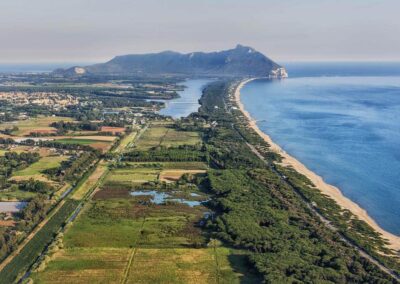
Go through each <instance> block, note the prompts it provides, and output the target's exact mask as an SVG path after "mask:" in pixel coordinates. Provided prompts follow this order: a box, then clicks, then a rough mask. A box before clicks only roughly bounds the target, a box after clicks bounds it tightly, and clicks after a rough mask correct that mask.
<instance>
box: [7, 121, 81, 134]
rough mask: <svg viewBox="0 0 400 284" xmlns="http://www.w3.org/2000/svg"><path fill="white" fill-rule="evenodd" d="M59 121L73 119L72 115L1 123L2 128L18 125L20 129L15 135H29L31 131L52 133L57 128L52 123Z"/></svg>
mask: <svg viewBox="0 0 400 284" xmlns="http://www.w3.org/2000/svg"><path fill="white" fill-rule="evenodd" d="M57 121H66V122H67V121H73V119H71V118H70V117H59V116H39V117H36V118H30V119H27V120H18V121H17V122H16V123H9V122H6V123H1V124H0V129H6V128H13V127H14V126H16V127H18V130H17V131H15V132H13V134H14V135H20V136H23V135H29V134H30V133H31V132H41V133H51V132H55V131H56V129H55V128H53V127H50V124H51V123H53V122H57Z"/></svg>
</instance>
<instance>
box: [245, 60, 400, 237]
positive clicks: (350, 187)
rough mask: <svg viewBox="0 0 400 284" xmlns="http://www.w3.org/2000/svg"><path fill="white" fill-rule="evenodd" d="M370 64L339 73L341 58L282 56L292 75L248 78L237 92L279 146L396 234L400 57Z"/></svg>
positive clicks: (399, 219)
mask: <svg viewBox="0 0 400 284" xmlns="http://www.w3.org/2000/svg"><path fill="white" fill-rule="evenodd" d="M374 65H375V67H376V68H372V67H371V66H373V65H371V63H364V64H362V63H357V64H350V63H345V64H343V66H342V67H343V68H342V69H343V74H342V75H340V71H339V70H340V63H336V64H333V63H329V64H320V65H318V64H316V63H313V64H297V65H296V64H289V65H288V71H289V76H290V75H291V70H292V71H293V73H294V74H295V76H294V77H291V78H288V79H286V80H282V81H269V80H256V81H253V82H251V83H249V84H247V85H246V86H245V87H244V88H243V89H242V96H241V100H242V102H243V104H244V106H245V108H246V109H247V110H248V111H249V113H250V114H251V116H252V117H253V118H255V119H256V120H257V124H258V126H259V127H260V129H261V130H262V131H264V132H266V133H267V134H269V135H270V136H271V138H272V139H273V140H274V141H275V142H276V143H278V144H279V145H280V146H281V147H282V148H283V149H284V150H286V151H287V152H288V153H289V154H291V155H293V156H294V157H296V158H297V159H299V160H300V161H301V162H303V163H304V164H305V165H306V166H307V167H308V168H310V169H311V170H313V171H314V172H316V173H317V174H319V175H321V176H322V177H323V178H324V179H325V181H327V182H328V183H330V184H333V185H335V186H337V187H339V188H340V189H341V191H342V192H343V194H344V195H345V196H347V197H349V198H350V199H351V200H353V201H354V202H356V203H358V204H359V205H360V206H361V207H363V208H364V209H366V210H367V211H368V213H369V214H370V216H371V217H373V218H374V219H375V220H376V221H377V223H378V224H379V225H380V226H382V227H383V228H384V229H386V230H388V231H390V232H392V233H395V234H397V235H400V175H399V173H400V64H394V63H390V64H383V63H381V64H378V63H374ZM366 66H369V67H368V68H366ZM385 66H387V68H385ZM370 67H371V68H370ZM357 68H359V72H358V74H357ZM302 74H303V75H302Z"/></svg>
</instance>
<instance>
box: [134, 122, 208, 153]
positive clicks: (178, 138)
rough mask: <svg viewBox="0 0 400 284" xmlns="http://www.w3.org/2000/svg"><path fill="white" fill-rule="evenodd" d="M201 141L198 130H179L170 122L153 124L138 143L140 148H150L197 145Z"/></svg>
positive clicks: (137, 145) (137, 146)
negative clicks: (172, 126)
mask: <svg viewBox="0 0 400 284" xmlns="http://www.w3.org/2000/svg"><path fill="white" fill-rule="evenodd" d="M199 143H200V137H199V134H198V133H197V132H191V131H177V130H175V129H173V128H171V125H169V124H164V125H160V124H155V125H151V126H150V127H149V128H148V129H147V131H145V132H144V133H143V135H142V136H141V137H140V140H139V141H138V143H137V144H136V148H137V149H138V150H149V149H151V148H154V147H158V146H164V147H177V146H181V145H196V144H199Z"/></svg>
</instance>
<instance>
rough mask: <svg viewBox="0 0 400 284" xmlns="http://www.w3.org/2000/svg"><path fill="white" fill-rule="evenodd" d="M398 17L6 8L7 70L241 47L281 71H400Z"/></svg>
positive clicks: (150, 3)
mask: <svg viewBox="0 0 400 284" xmlns="http://www.w3.org/2000/svg"><path fill="white" fill-rule="evenodd" d="M399 10H400V2H399V1H395V0H382V1H376V0H362V1H361V0H353V1H345V0H337V1H333V0H326V1H318V0H305V1H304V0H303V1H300V0H288V1H284V2H282V1H278V0H264V1H262V0H248V1H245V2H244V1H239V0H219V1H213V0H203V1H201V2H200V1H196V2H193V1H182V0H168V1H167V0H146V1H144V0H133V1H132V0H131V1H128V0H115V1H112V2H111V1H106V0H85V1H82V0H70V1H62V2H61V1H50V0H37V1H29V0H19V1H3V2H2V3H0V36H1V38H2V44H1V45H0V64H9V63H12V64H16V63H60V62H63V63H64V62H65V63H68V62H85V63H95V62H104V61H107V60H110V59H111V58H112V57H114V56H116V55H122V54H134V53H150V52H160V51H164V50H174V51H178V52H182V53H188V52H192V51H206V52H208V51H218V50H224V49H230V48H233V47H234V46H235V45H236V44H238V43H240V44H243V45H248V46H251V47H254V48H255V49H257V50H259V51H260V52H262V53H264V54H265V55H267V56H268V57H270V58H271V59H273V60H274V61H277V62H281V63H283V62H293V61H306V62H310V61H324V62H326V61H357V62H358V61H377V62H380V61H385V62H387V61H400V54H399V52H398V50H400V38H399V37H397V36H395V35H396V34H397V33H398V31H400V21H396V20H394V19H396V17H397V13H398V12H397V11H399Z"/></svg>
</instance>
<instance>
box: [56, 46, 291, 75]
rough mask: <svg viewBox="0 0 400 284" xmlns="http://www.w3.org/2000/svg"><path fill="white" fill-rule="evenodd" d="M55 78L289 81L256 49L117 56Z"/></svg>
mask: <svg viewBox="0 0 400 284" xmlns="http://www.w3.org/2000/svg"><path fill="white" fill-rule="evenodd" d="M54 73H55V74H59V75H66V76H68V75H69V76H82V75H89V76H90V75H122V74H123V75H127V74H131V75H178V76H179V75H184V76H218V77H221V76H222V77H236V76H240V77H243V76H249V77H270V78H284V77H287V73H286V70H285V69H284V68H283V67H282V66H280V65H279V64H277V63H276V62H274V61H272V60H271V59H269V58H268V57H267V56H265V55H264V54H262V53H261V52H258V51H256V50H255V49H254V48H251V47H247V46H243V45H237V46H236V47H235V48H233V49H229V50H224V51H218V52H209V53H206V52H192V53H187V54H183V53H179V52H174V51H163V52H160V53H149V54H129V55H121V56H116V57H114V58H113V59H111V60H110V61H108V62H105V63H99V64H94V65H90V66H74V67H71V68H69V69H58V70H56V71H54Z"/></svg>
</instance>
